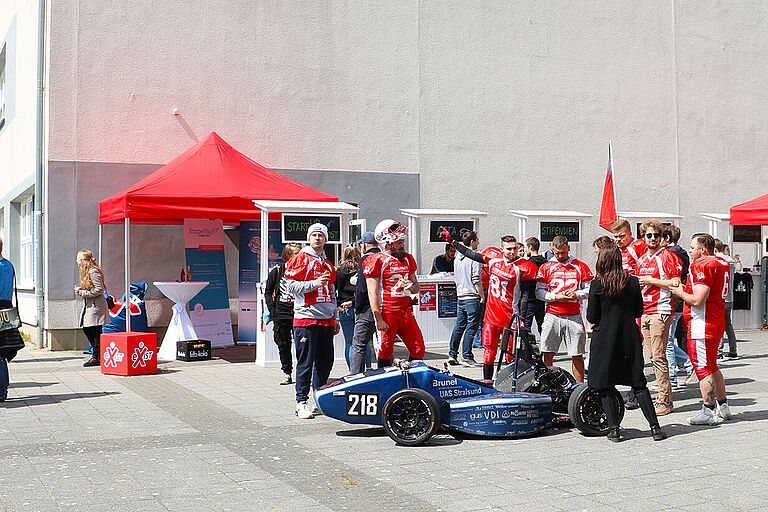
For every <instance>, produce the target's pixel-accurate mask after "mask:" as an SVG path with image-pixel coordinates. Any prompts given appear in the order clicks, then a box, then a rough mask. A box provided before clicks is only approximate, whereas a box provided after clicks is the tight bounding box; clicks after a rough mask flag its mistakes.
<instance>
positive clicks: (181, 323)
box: [152, 281, 210, 361]
mask: <svg viewBox="0 0 768 512" xmlns="http://www.w3.org/2000/svg"><path fill="white" fill-rule="evenodd" d="M152 284H154V285H155V286H157V289H158V290H160V291H161V292H163V295H165V296H166V297H168V298H169V299H171V300H172V301H173V302H174V305H173V316H172V317H171V323H170V324H168V330H167V331H166V333H165V337H164V338H163V343H162V345H160V349H158V351H157V360H158V361H175V360H176V342H178V341H187V340H196V339H197V333H196V332H195V328H194V327H193V326H192V320H190V319H189V314H187V307H186V304H187V302H189V301H190V300H191V299H192V298H193V297H194V296H195V295H197V294H198V293H200V290H202V289H203V288H205V287H206V286H208V285H209V284H210V283H209V282H208V281H191V282H186V283H177V282H174V281H155V282H154V283H152Z"/></svg>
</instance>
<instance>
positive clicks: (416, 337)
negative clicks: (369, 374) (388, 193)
mask: <svg viewBox="0 0 768 512" xmlns="http://www.w3.org/2000/svg"><path fill="white" fill-rule="evenodd" d="M407 235H408V228H406V227H405V226H403V225H402V224H400V223H399V222H397V221H395V220H392V219H385V220H383V221H381V222H379V224H378V225H377V226H376V230H375V231H374V237H375V238H376V241H377V242H378V243H379V247H380V248H381V252H379V253H376V254H371V255H370V256H368V258H366V260H365V262H363V275H364V276H365V281H366V285H367V286H368V298H369V299H370V302H371V311H373V317H374V320H375V321H376V328H377V329H378V330H380V331H381V348H380V349H379V353H378V359H379V360H378V367H379V368H383V367H385V366H389V365H390V364H392V351H393V349H394V345H395V337H396V336H397V335H398V334H399V335H400V339H402V340H403V343H405V346H406V347H408V352H409V353H410V355H411V359H423V358H424V337H423V336H422V334H421V329H419V325H418V324H417V323H416V318H415V317H414V316H413V307H412V306H411V293H414V294H418V293H419V282H418V281H417V280H416V260H414V259H413V256H411V255H410V254H408V253H407V252H405V237H406V236H407Z"/></svg>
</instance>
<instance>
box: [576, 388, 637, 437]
mask: <svg viewBox="0 0 768 512" xmlns="http://www.w3.org/2000/svg"><path fill="white" fill-rule="evenodd" d="M613 391H614V400H615V401H616V412H617V415H618V419H619V423H621V420H622V419H623V418H624V400H623V399H622V397H621V394H620V393H619V392H618V391H616V389H614V390H613ZM568 416H569V417H570V418H571V423H573V425H574V426H575V427H576V428H578V429H579V430H580V431H581V433H582V434H584V435H585V436H604V435H607V434H608V430H609V427H608V420H607V419H606V417H605V411H604V410H603V403H602V402H601V401H600V395H599V393H598V391H597V389H594V388H590V387H588V386H587V385H586V384H580V385H579V386H577V387H576V388H575V389H574V390H573V393H572V394H571V398H570V400H568Z"/></svg>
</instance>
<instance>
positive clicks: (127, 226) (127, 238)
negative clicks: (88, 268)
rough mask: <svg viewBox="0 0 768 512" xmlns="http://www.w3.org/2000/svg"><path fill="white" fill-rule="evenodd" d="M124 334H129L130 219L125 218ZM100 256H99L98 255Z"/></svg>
mask: <svg viewBox="0 0 768 512" xmlns="http://www.w3.org/2000/svg"><path fill="white" fill-rule="evenodd" d="M124 235H125V303H124V304H123V307H125V332H131V219H129V218H128V217H126V218H125V228H124ZM99 256H101V255H99Z"/></svg>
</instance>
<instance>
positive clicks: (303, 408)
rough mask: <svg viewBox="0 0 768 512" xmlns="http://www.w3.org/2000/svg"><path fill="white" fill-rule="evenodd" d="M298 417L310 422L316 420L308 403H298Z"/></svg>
mask: <svg viewBox="0 0 768 512" xmlns="http://www.w3.org/2000/svg"><path fill="white" fill-rule="evenodd" d="M296 416H298V417H299V419H302V420H310V419H312V418H314V416H312V411H311V410H310V408H309V405H307V402H296Z"/></svg>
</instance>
